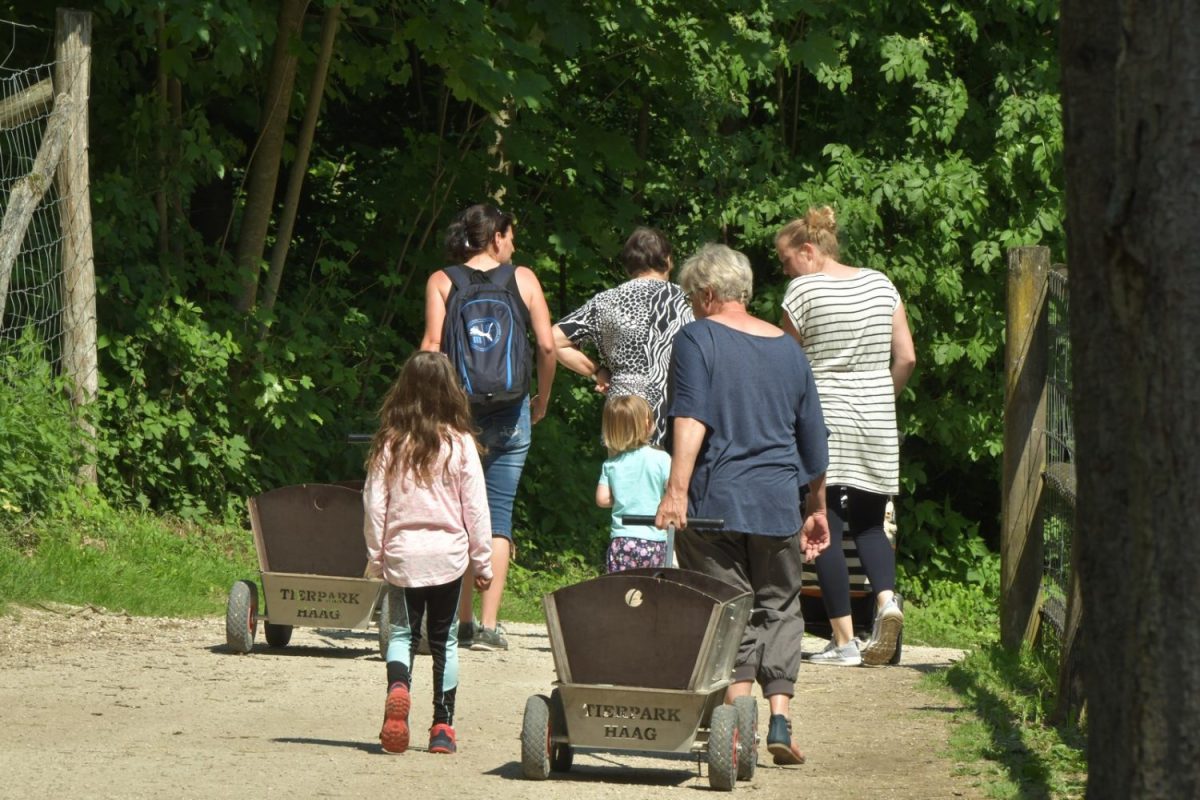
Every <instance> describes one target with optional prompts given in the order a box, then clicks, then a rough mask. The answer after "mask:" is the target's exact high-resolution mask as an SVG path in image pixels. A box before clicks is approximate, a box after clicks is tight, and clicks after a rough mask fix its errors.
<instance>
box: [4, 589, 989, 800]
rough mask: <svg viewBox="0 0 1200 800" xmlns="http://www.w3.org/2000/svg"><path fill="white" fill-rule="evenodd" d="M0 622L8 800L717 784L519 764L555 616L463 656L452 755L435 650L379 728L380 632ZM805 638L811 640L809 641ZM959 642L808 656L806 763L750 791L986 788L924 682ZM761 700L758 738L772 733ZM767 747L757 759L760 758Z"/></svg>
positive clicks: (784, 794) (623, 759)
mask: <svg viewBox="0 0 1200 800" xmlns="http://www.w3.org/2000/svg"><path fill="white" fill-rule="evenodd" d="M12 612H13V613H12V614H10V616H8V617H3V618H0V798H22V799H27V798H29V799H32V798H143V797H145V798H218V797H219V798H224V797H260V798H288V800H302V799H303V798H341V797H347V798H349V797H353V798H373V797H379V798H384V797H411V798H418V799H419V800H428V799H429V798H443V797H446V798H459V797H461V798H472V799H473V798H487V799H488V800H517V798H535V797H536V798H543V797H548V796H549V797H562V796H570V797H571V798H572V800H592V798H605V799H606V800H641V798H661V797H676V798H678V797H689V796H695V793H696V792H708V791H709V788H708V780H707V773H706V770H707V767H703V768H698V767H697V765H696V763H695V761H694V760H686V759H664V758H649V757H631V756H628V755H611V754H577V755H576V758H575V766H574V767H573V768H572V770H571V771H570V772H569V773H565V774H558V773H555V774H554V776H553V777H552V778H551V780H550V781H548V782H531V781H526V780H524V779H523V778H522V776H521V767H520V743H519V741H518V737H519V734H520V728H521V716H522V710H523V708H524V704H525V699H526V698H527V697H528V696H529V695H531V694H537V693H548V692H549V691H550V689H551V688H552V682H553V680H554V665H553V661H552V658H551V654H550V648H549V642H548V640H547V637H546V632H545V629H544V628H543V627H541V626H537V625H522V624H507V625H506V627H507V628H508V632H509V640H510V642H511V644H512V648H511V649H510V650H509V651H508V652H506V653H477V652H471V651H468V650H463V651H461V653H462V683H461V686H460V688H459V695H458V717H457V720H456V723H457V724H456V727H457V730H458V736H459V748H460V750H459V753H458V754H457V755H455V756H435V755H431V754H429V753H427V752H425V749H424V744H425V739H424V732H425V730H426V728H427V726H428V724H429V721H428V715H429V703H430V700H429V695H428V692H427V691H423V686H422V684H424V686H427V685H428V680H429V678H428V674H429V672H428V670H429V660H428V657H419V658H418V661H417V664H416V677H417V681H418V684H417V685H416V686H415V687H414V693H413V714H412V723H413V730H414V733H413V740H414V746H413V748H412V749H410V751H409V752H408V753H406V754H405V755H402V756H387V755H384V754H383V753H382V752H381V751H380V749H379V744H378V741H377V739H376V735H377V733H378V730H379V724H380V720H381V717H382V707H383V696H384V686H383V684H384V667H383V663H382V661H381V660H380V658H379V655H378V652H377V649H376V643H375V635H374V632H373V631H372V632H370V633H367V632H363V633H358V632H351V631H338V630H333V631H319V630H308V629H298V630H297V631H296V633H295V636H294V638H293V640H292V644H291V645H290V646H288V647H287V648H285V649H282V650H270V649H267V648H266V646H265V644H264V643H263V642H262V633H261V631H260V633H259V639H258V641H257V643H256V645H255V650H254V652H253V653H251V654H249V655H246V656H238V655H232V654H230V653H228V652H226V650H225V632H224V619H218V618H211V619H201V620H177V619H149V618H142V617H127V616H125V615H123V614H111V613H107V612H104V611H102V610H96V609H90V608H84V609H78V608H65V607H64V608H57V607H56V608H53V609H42V608H25V609H12ZM820 644H823V643H822V642H820V640H816V639H812V640H811V641H810V642H809V643H808V645H807V647H809V648H817V647H818V646H819V645H820ZM957 656H958V654H957V651H947V650H934V649H926V648H917V647H907V648H905V651H904V664H903V665H902V666H899V667H887V668H879V669H865V668H862V669H854V668H835V667H811V666H807V665H806V666H805V667H804V668H803V669H802V670H801V674H800V681H799V685H798V689H797V696H796V700H795V702H794V704H793V707H792V719H793V726H794V728H795V730H796V732H797V735H798V739H799V741H800V743H801V747H802V748H803V749H804V751H805V752H806V754H807V755H808V763H807V764H806V765H804V766H800V767H774V766H772V765H771V763H770V756H769V754H767V753H766V750H765V748H762V749H760V763H759V768H758V771H757V774H756V776H755V778H754V780H753V781H752V782H750V783H739V784H738V786H737V788H736V790H735V795H741V796H747V795H752V796H754V797H756V798H776V797H778V798H788V800H794V799H795V798H805V797H806V798H914V799H915V798H943V797H945V798H951V797H968V798H971V797H981V796H982V793H981V791H980V789H979V788H977V787H975V786H973V785H972V780H971V779H969V778H963V777H956V776H955V775H954V774H953V771H954V765H953V763H952V762H951V761H950V760H949V758H948V756H947V755H946V754H945V751H946V741H947V736H948V733H949V726H950V717H951V715H952V713H953V712H954V711H955V710H956V709H955V708H954V707H953V706H948V705H947V704H946V703H945V701H943V700H941V699H937V698H933V697H931V696H930V695H928V694H926V693H924V692H922V691H920V690H918V689H917V688H916V682H917V680H918V678H919V676H920V674H921V673H922V672H926V671H929V670H932V669H938V668H941V667H944V666H945V665H946V664H948V663H949V662H950V661H951V660H952V659H953V658H956V657H957ZM766 718H767V710H766V704H765V703H764V702H762V701H761V700H760V703H759V720H760V732H759V733H760V737H765V736H766ZM763 762H765V763H763Z"/></svg>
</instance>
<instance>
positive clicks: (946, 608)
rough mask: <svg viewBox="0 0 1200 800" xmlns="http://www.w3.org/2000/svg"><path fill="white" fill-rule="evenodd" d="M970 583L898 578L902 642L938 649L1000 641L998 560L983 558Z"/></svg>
mask: <svg viewBox="0 0 1200 800" xmlns="http://www.w3.org/2000/svg"><path fill="white" fill-rule="evenodd" d="M972 572H973V573H975V574H977V575H978V579H977V580H975V581H969V582H960V581H955V580H948V579H945V578H935V579H932V580H924V579H921V578H919V577H917V576H916V575H905V574H903V573H902V574H901V576H900V586H901V594H903V595H904V598H905V600H906V601H907V603H908V605H906V606H905V626H904V635H905V640H906V641H909V642H911V643H913V644H918V643H919V644H929V645H936V646H938V647H963V648H972V647H978V646H980V645H986V644H990V643H992V642H995V641H996V640H997V639H998V638H999V631H1000V614H999V597H1000V559H999V557H997V556H995V555H991V554H986V555H985V556H983V557H982V558H981V559H980V560H979V562H978V564H977V566H976V567H975V568H974V569H973V570H972Z"/></svg>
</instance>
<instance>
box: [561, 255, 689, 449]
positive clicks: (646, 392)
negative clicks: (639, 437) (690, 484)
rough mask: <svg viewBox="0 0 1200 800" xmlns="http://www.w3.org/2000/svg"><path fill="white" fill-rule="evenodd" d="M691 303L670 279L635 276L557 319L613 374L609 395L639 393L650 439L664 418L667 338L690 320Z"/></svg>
mask: <svg viewBox="0 0 1200 800" xmlns="http://www.w3.org/2000/svg"><path fill="white" fill-rule="evenodd" d="M692 319H693V316H692V306H691V304H690V303H689V302H688V300H687V297H686V295H684V293H683V290H682V289H680V288H679V287H678V286H676V285H675V284H673V283H671V282H670V281H664V280H658V279H656V278H633V279H632V280H628V281H626V282H625V283H622V284H621V285H620V286H615V287H613V288H612V289H608V290H605V291H603V292H600V293H599V294H598V295H596V296H595V297H593V298H592V299H591V300H589V301H587V302H586V303H584V304H583V305H582V306H580V307H579V308H577V309H575V310H574V311H572V312H571V313H570V314H567V315H566V316H565V317H563V318H562V319H560V320H559V321H558V327H559V328H560V329H561V330H562V332H563V333H564V334H565V335H566V337H567V338H568V339H570V340H571V342H572V343H573V344H575V345H580V344H583V343H584V342H588V343H590V344H591V345H593V346H594V347H595V348H596V349H597V350H598V351H599V354H600V361H601V362H602V363H603V364H604V366H606V367H608V370H609V372H611V373H612V385H611V388H610V389H609V395H610V396H614V397H615V396H618V395H627V394H637V395H641V396H642V397H644V398H646V402H648V403H649V404H650V408H651V410H652V411H653V412H654V435H653V436H652V437H651V439H650V443H651V444H656V445H657V444H661V443H662V440H663V436H664V435H665V434H666V430H667V421H666V419H664V418H663V416H662V413H661V412H662V407H663V398H664V396H665V394H666V388H667V373H668V371H669V369H670V366H671V342H672V340H674V338H675V334H676V333H678V332H679V329H680V328H682V327H683V326H684V325H686V324H688V323H689V322H691V321H692Z"/></svg>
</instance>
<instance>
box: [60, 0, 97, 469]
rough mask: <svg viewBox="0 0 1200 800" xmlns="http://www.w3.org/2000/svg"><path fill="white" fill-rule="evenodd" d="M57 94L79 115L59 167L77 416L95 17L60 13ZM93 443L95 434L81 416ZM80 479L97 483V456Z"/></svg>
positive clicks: (87, 327)
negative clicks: (65, 97)
mask: <svg viewBox="0 0 1200 800" xmlns="http://www.w3.org/2000/svg"><path fill="white" fill-rule="evenodd" d="M56 22H57V30H56V36H55V40H56V42H55V43H56V59H57V64H56V65H55V70H54V83H55V93H56V94H59V93H62V92H69V93H70V94H71V97H72V99H73V100H74V101H75V115H74V118H73V119H72V120H71V121H70V123H69V124H68V126H67V128H68V130H67V142H66V146H65V147H64V149H63V154H62V160H61V161H60V162H59V166H58V183H59V193H60V195H61V197H62V202H63V213H62V225H63V245H62V259H63V365H64V369H65V371H66V373H67V374H68V375H69V376H70V378H71V382H72V392H71V401H72V403H73V404H74V406H75V408H76V410H77V411H81V410H82V409H83V407H84V406H86V405H88V404H89V403H91V402H92V401H93V400H95V398H96V392H97V390H98V389H99V372H98V370H99V367H98V366H97V363H96V275H95V265H94V262H93V255H92V206H91V199H90V196H89V179H88V101H89V97H90V94H91V92H90V86H91V72H92V70H91V53H92V15H91V14H90V13H89V12H86V11H75V10H73V9H67V8H60V9H58V13H57V18H56ZM80 418H81V420H82V422H81V425H82V427H83V429H84V431H85V432H86V433H87V435H88V439H89V441H90V440H91V437H92V436H93V435H94V433H95V432H94V430H93V428H92V426H91V424H90V423H89V422H87V421H86V418H85V417H84V415H83V414H82V413H81V414H80ZM86 462H87V463H86V465H85V466H84V467H83V469H82V470H81V472H80V479H81V480H84V481H88V482H90V483H95V482H96V463H95V457H94V451H93V454H92V455H91V456H89V457H88V458H87V459H86Z"/></svg>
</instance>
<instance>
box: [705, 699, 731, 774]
mask: <svg viewBox="0 0 1200 800" xmlns="http://www.w3.org/2000/svg"><path fill="white" fill-rule="evenodd" d="M737 774H738V712H737V709H735V708H734V707H733V706H727V705H719V706H717V707H716V708H714V709H713V713H712V722H711V723H710V724H709V729H708V785H709V786H711V787H712V788H714V789H721V790H724V791H732V790H733V787H734V784H736V783H737Z"/></svg>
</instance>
